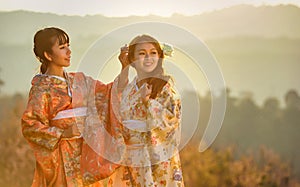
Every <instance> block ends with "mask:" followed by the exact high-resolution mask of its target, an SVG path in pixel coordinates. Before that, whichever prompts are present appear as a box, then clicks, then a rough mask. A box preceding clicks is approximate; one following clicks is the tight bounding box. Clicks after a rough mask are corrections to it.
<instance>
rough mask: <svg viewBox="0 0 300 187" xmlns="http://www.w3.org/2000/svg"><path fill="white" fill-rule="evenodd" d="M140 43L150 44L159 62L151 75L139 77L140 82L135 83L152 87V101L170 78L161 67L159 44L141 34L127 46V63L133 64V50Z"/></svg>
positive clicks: (161, 53) (161, 55)
mask: <svg viewBox="0 0 300 187" xmlns="http://www.w3.org/2000/svg"><path fill="white" fill-rule="evenodd" d="M141 43H151V44H152V45H153V46H154V47H155V49H156V50H157V52H158V56H159V60H158V64H157V66H156V68H155V69H154V70H153V71H152V72H151V73H149V74H147V75H146V76H145V77H141V78H142V80H140V81H139V82H138V83H137V84H138V85H139V86H141V85H143V84H144V83H148V84H149V85H152V92H151V95H150V98H152V99H154V98H156V96H157V94H158V93H160V92H161V90H162V88H163V87H164V86H165V84H166V83H167V82H168V80H169V78H170V77H169V76H166V75H165V73H164V69H163V66H162V63H163V60H164V53H163V50H162V49H161V47H160V44H159V42H158V41H157V40H156V39H155V38H153V37H152V36H149V35H146V34H143V35H139V36H136V37H135V38H134V39H132V41H131V42H130V44H129V51H128V60H129V62H130V63H132V62H133V59H134V51H135V48H136V46H137V45H138V44H141ZM133 67H134V65H133Z"/></svg>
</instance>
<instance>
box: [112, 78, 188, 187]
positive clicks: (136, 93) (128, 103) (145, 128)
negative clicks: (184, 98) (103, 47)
mask: <svg viewBox="0 0 300 187" xmlns="http://www.w3.org/2000/svg"><path fill="white" fill-rule="evenodd" d="M135 82H136V78H135V79H134V80H133V81H132V82H131V83H130V84H128V85H127V87H126V88H125V89H124V91H123V92H122V96H121V98H120V102H121V103H120V106H119V108H120V114H119V115H120V117H121V118H122V123H123V136H124V139H125V142H126V145H127V147H126V148H127V149H126V154H125V156H124V160H123V163H122V166H121V167H120V168H118V169H117V171H116V172H115V173H114V174H113V175H112V176H111V177H110V178H109V181H108V186H113V187H121V186H128V187H129V186H130V187H131V186H134V187H136V186H137V187H144V186H147V187H153V186H156V187H158V186H169V187H175V186H180V187H181V186H184V183H183V179H182V171H181V165H180V158H179V153H178V145H179V143H180V123H181V122H180V119H181V103H180V97H179V95H178V94H177V92H176V91H175V89H174V87H173V82H172V79H170V80H169V81H168V82H167V83H166V84H165V85H164V87H163V89H162V91H161V92H160V93H159V94H158V95H157V97H156V98H155V99H149V101H148V103H147V107H146V106H145V104H144V103H142V100H141V95H140V89H139V88H138V87H137V85H136V83H135Z"/></svg>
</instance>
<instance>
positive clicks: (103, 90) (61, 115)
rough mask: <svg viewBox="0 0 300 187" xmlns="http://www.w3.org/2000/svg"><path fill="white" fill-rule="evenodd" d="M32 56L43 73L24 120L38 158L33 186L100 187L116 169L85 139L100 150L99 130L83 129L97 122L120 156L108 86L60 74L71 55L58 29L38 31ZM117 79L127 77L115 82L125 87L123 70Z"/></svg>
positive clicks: (77, 75)
mask: <svg viewBox="0 0 300 187" xmlns="http://www.w3.org/2000/svg"><path fill="white" fill-rule="evenodd" d="M34 53H35V55H36V57H37V59H38V60H39V61H40V62H41V63H42V64H41V69H40V70H41V73H40V74H38V75H36V76H35V77H34V78H33V79H32V87H31V90H30V93H29V100H28V104H27V108H26V110H25V112H24V114H23V117H22V132H23V135H24V137H25V138H26V139H27V141H28V143H29V145H30V146H31V148H32V149H33V151H34V155H35V158H36V168H35V173H34V179H33V183H32V186H33V187H35V186H37V187H46V186H51V187H52V186H53V187H56V186H57V187H58V186H64V187H73V186H103V184H102V182H101V181H99V180H100V179H102V178H103V176H104V177H107V176H105V175H107V173H108V174H110V173H111V172H113V171H114V169H115V168H116V167H118V165H116V164H114V163H111V162H109V161H107V160H106V159H105V158H102V157H101V155H100V156H99V154H97V153H99V152H101V151H102V152H103V149H104V148H103V147H101V148H100V149H101V150H97V149H96V148H94V147H92V145H90V144H89V143H88V142H86V141H85V140H84V138H85V137H86V138H87V139H88V138H90V137H88V136H90V134H88V133H94V134H96V136H93V137H92V138H94V139H92V140H93V141H95V142H97V141H99V142H101V143H99V142H98V143H99V144H101V145H104V143H105V142H104V138H105V137H104V136H103V137H101V135H102V134H103V132H100V134H97V133H98V132H99V130H98V129H89V128H88V125H86V123H87V122H88V123H97V124H99V125H98V127H99V129H101V128H102V130H103V129H105V130H107V132H109V135H111V137H114V138H111V139H110V140H105V141H110V143H116V142H117V143H119V144H118V145H119V146H118V145H114V146H111V147H112V148H110V149H108V151H111V152H110V153H114V154H112V156H116V157H118V156H120V154H121V153H120V151H121V150H122V137H121V135H118V131H119V130H118V128H119V126H118V121H115V120H114V115H113V113H110V111H111V109H110V108H111V102H110V95H111V88H112V83H111V84H108V85H105V84H103V83H101V82H100V81H96V80H93V79H92V78H90V77H88V76H86V75H84V74H83V73H67V72H65V71H64V67H68V66H69V65H70V58H71V50H70V48H69V37H68V35H67V34H66V33H65V32H64V31H63V30H61V29H59V28H55V27H51V28H45V29H42V30H40V31H38V32H37V33H36V34H35V36H34ZM122 65H123V66H124V64H123V63H122ZM122 72H123V73H124V71H122ZM119 76H120V77H121V78H122V76H123V77H125V79H123V78H122V79H119V80H124V84H125V83H126V77H127V74H126V71H125V73H124V74H122V73H121V74H120V75H119ZM120 85H122V83H120ZM93 108H95V111H96V112H95V111H94V112H93V111H92V110H93ZM87 119H88V120H87ZM93 119H94V121H93ZM111 124H113V125H111ZM93 127H95V124H93ZM100 127H101V128H100ZM101 133H102V134H101ZM96 138H101V139H96ZM90 139H91V138H90ZM95 142H90V143H91V144H93V143H95ZM103 142H104V143H103ZM117 151H119V152H117ZM105 172H107V173H105Z"/></svg>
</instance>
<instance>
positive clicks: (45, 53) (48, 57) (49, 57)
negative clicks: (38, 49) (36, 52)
mask: <svg viewBox="0 0 300 187" xmlns="http://www.w3.org/2000/svg"><path fill="white" fill-rule="evenodd" d="M44 56H45V58H46V59H47V60H48V61H52V58H51V55H50V54H49V53H47V52H46V51H44Z"/></svg>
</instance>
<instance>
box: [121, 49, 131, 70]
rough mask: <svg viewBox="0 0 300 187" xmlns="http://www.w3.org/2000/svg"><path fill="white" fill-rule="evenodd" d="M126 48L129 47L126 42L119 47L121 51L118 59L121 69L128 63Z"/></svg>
mask: <svg viewBox="0 0 300 187" xmlns="http://www.w3.org/2000/svg"><path fill="white" fill-rule="evenodd" d="M128 50H129V47H128V46H127V44H125V46H123V47H121V51H120V54H119V60H120V62H121V64H122V69H124V68H126V67H127V66H128V65H129V64H130V62H129V59H128Z"/></svg>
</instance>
